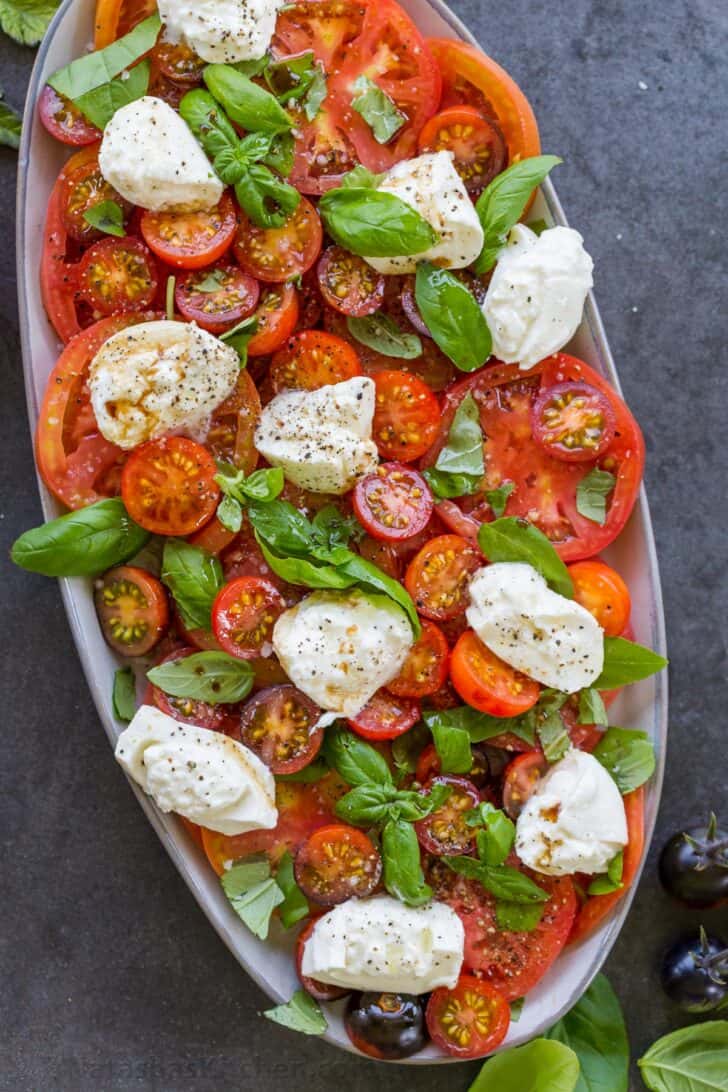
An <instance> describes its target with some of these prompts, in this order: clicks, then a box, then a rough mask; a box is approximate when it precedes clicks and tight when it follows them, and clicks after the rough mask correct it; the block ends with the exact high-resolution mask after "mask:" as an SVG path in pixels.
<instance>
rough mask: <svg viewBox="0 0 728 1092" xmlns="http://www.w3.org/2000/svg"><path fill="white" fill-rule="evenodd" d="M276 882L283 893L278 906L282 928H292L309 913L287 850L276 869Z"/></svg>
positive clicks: (291, 858) (306, 901) (306, 900)
mask: <svg viewBox="0 0 728 1092" xmlns="http://www.w3.org/2000/svg"><path fill="white" fill-rule="evenodd" d="M276 883H277V884H278V886H279V888H280V889H281V892H282V894H283V902H282V903H281V904H280V905H279V907H278V916H279V917H280V919H281V924H282V925H283V928H284V929H292V928H293V926H294V925H298V923H299V921H303V919H304V918H306V917H308V915H309V913H310V907H309V905H308V899H307V898H306V896H305V895H304V893H303V891H301V888H300V887H299V886H298V884H297V883H296V877H295V876H294V874H293V857H292V856H291V854H290V851H289V850H286V852H285V853H284V854H283V856H282V857H281V859H280V860H279V862H278V867H277V869H276Z"/></svg>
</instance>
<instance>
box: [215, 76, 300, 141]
mask: <svg viewBox="0 0 728 1092" xmlns="http://www.w3.org/2000/svg"><path fill="white" fill-rule="evenodd" d="M202 78H203V80H204V81H205V84H206V86H207V89H208V90H209V91H210V92H211V93H212V95H213V96H214V98H216V99H217V101H218V102H219V103H221V104H222V106H223V107H224V108H225V111H226V113H227V115H228V117H229V118H231V119H232V121H234V122H236V124H237V125H240V126H242V128H243V129H246V130H247V131H248V132H256V133H281V132H287V131H288V130H289V129H292V128H293V121H292V119H291V117H290V116H289V115H288V114H287V113H286V111H285V110H284V109H283V107H282V106H281V104H280V103H279V102H278V100H277V98H276V97H275V95H272V94H271V93H270V91H266V89H265V88H264V87H260V86H259V85H258V84H257V83H253V81H252V80H251V79H249V78H248V77H247V76H245V75H243V73H242V72H238V71H237V69H235V68H233V67H232V66H231V65H228V64H209V65H207V67H206V68H205V70H204V72H203V73H202Z"/></svg>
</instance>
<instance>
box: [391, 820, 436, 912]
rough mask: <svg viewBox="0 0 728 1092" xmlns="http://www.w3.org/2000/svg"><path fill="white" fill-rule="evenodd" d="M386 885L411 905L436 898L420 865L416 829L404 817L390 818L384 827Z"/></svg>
mask: <svg viewBox="0 0 728 1092" xmlns="http://www.w3.org/2000/svg"><path fill="white" fill-rule="evenodd" d="M382 861H383V864H384V886H385V887H386V889H387V891H388V892H389V894H390V895H393V896H394V897H395V898H396V899H399V900H400V901H401V902H403V903H406V905H407V906H422V905H424V903H426V902H429V901H430V899H431V898H432V888H431V887H429V885H428V884H426V883H425V877H424V876H423V874H422V865H421V864H420V845H419V842H418V841H417V835H416V834H415V829H414V827H413V826H412V824H411V823H407V822H405V821H404V819H389V820H388V821H387V822H386V823H385V824H384V829H383V830H382Z"/></svg>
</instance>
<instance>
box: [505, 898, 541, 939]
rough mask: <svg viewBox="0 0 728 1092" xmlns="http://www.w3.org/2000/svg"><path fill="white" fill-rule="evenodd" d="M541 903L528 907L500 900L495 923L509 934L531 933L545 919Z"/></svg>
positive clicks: (520, 903) (523, 904)
mask: <svg viewBox="0 0 728 1092" xmlns="http://www.w3.org/2000/svg"><path fill="white" fill-rule="evenodd" d="M543 909H544V908H543V906H542V905H541V904H540V903H535V904H532V905H527V904H526V903H523V902H508V901H507V900H506V899H498V900H497V901H496V904H495V921H496V925H497V926H498V928H499V929H503V930H504V931H506V932H509V933H531V932H533V930H534V929H535V928H536V926H537V925H538V923H539V922H540V921H541V918H542V917H543Z"/></svg>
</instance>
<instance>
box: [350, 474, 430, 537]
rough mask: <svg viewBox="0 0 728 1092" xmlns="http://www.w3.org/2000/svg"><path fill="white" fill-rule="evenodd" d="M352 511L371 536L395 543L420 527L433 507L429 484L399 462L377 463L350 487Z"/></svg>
mask: <svg viewBox="0 0 728 1092" xmlns="http://www.w3.org/2000/svg"><path fill="white" fill-rule="evenodd" d="M353 505H354V512H355V514H356V517H357V519H358V520H359V522H360V523H361V525H362V526H363V527H365V528H366V530H367V531H368V532H369V534H370V535H372V537H373V538H378V539H381V540H382V541H383V542H399V541H403V540H405V539H410V538H413V537H414V536H415V535H417V534H419V532H420V531H422V530H424V528H425V527H426V526H427V524H428V523H429V521H430V517H431V515H432V509H433V500H432V494H431V492H430V487H429V486H428V484H427V482H426V481H425V479H424V478H423V477H422V475H421V474H418V473H417V471H416V470H413V469H412V468H411V467H409V466H405V465H404V464H403V463H381V464H380V465H379V466H378V467H377V469H376V471H375V472H374V473H373V474H368V475H367V476H366V477H365V478H360V479H359V481H358V482H357V483H356V485H355V487H354V496H353Z"/></svg>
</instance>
